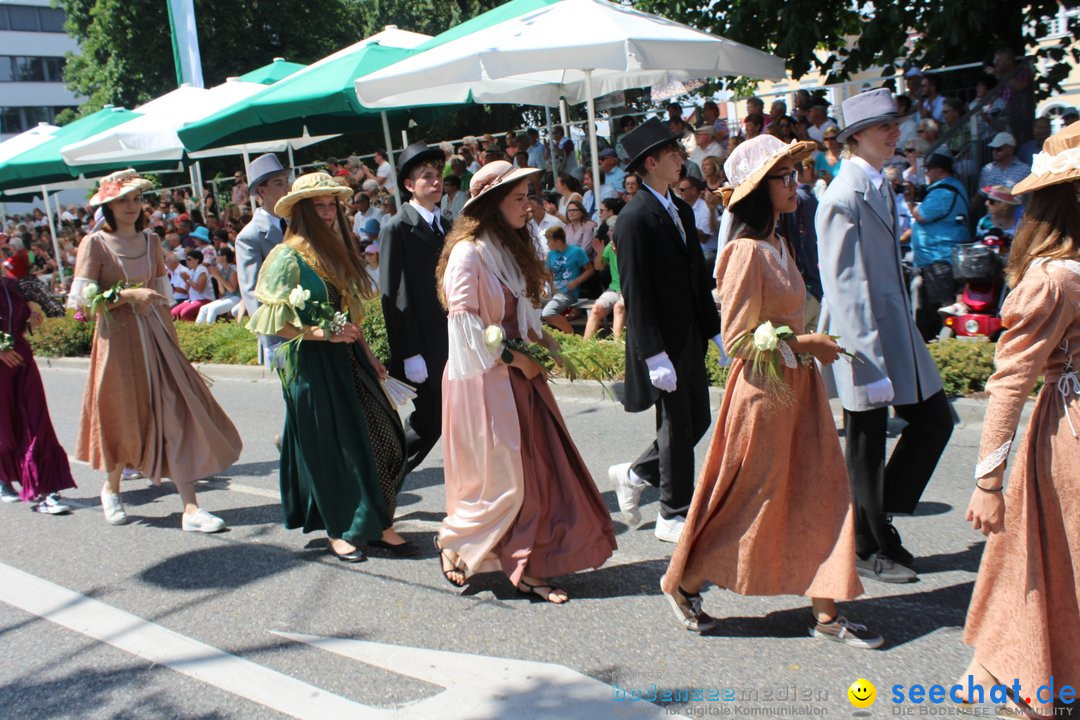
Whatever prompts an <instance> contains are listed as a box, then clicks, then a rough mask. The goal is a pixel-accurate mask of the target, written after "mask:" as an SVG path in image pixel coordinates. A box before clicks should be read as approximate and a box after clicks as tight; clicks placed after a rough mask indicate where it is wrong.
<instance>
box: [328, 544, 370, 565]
mask: <svg viewBox="0 0 1080 720" xmlns="http://www.w3.org/2000/svg"><path fill="white" fill-rule="evenodd" d="M327 549H328V550H329V551H330V554H331V555H333V556H334V557H336V558H337V559H338V560H340V561H341V562H347V563H361V562H364V561H365V560H367V556H366V555H364V553H363V552H362V551H361V550H360V548H356V549H354V550H350V551H349V552H343V553H339V552H338V551H337V550H335V549H334V544H333V543H329V544H328V545H327Z"/></svg>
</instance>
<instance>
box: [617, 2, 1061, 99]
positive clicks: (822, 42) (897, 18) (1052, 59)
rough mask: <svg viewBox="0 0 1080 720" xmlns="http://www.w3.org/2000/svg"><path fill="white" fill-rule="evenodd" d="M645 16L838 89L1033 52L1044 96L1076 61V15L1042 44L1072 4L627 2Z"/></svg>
mask: <svg viewBox="0 0 1080 720" xmlns="http://www.w3.org/2000/svg"><path fill="white" fill-rule="evenodd" d="M631 1H632V2H633V4H634V5H635V6H637V7H640V8H642V9H644V10H647V11H649V12H653V13H656V14H659V15H663V16H665V17H668V18H671V19H673V20H677V21H679V22H683V23H685V24H687V25H690V26H693V27H696V28H699V29H701V30H705V31H707V32H711V33H715V34H717V35H722V36H724V37H727V38H730V39H732V40H735V41H737V42H741V43H744V44H747V45H750V46H752V47H756V48H759V49H761V50H765V51H766V52H770V53H773V54H775V55H778V56H780V57H782V58H785V60H786V62H787V68H788V70H789V71H790V72H791V74H792V75H793V76H794V77H795V78H796V79H798V78H800V77H802V76H803V75H806V74H808V73H810V72H820V73H822V74H823V75H825V76H826V79H827V82H840V81H843V80H846V79H848V78H850V77H851V75H852V74H854V73H856V72H859V71H860V70H865V69H868V68H871V67H879V66H880V67H885V68H886V72H887V74H892V68H893V67H895V66H903V65H905V64H910V65H916V66H920V67H942V66H948V65H959V64H966V63H971V62H979V61H984V62H985V61H988V60H990V56H991V55H992V54H993V51H994V50H995V49H996V48H998V47H1010V48H1012V49H1013V50H1016V51H1018V52H1020V51H1024V50H1026V51H1028V52H1029V53H1033V54H1035V55H1036V56H1037V57H1038V58H1039V59H1040V61H1042V62H1041V63H1040V64H1041V65H1044V71H1043V72H1042V73H1041V75H1040V76H1039V90H1040V92H1041V94H1042V95H1047V94H1049V93H1050V92H1052V91H1060V90H1061V88H1060V83H1061V81H1062V80H1064V79H1065V77H1066V76H1067V75H1068V72H1069V65H1068V59H1069V58H1072V60H1073V62H1080V47H1078V46H1077V44H1076V41H1077V40H1080V18H1078V17H1075V16H1073V17H1070V18H1069V19H1068V22H1067V25H1068V27H1067V31H1066V33H1065V34H1064V36H1062V37H1060V38H1058V39H1057V40H1056V42H1053V41H1051V42H1048V43H1044V44H1040V43H1039V39H1040V38H1044V37H1046V36H1047V35H1048V30H1049V24H1050V22H1051V20H1052V19H1053V18H1054V17H1056V16H1057V14H1058V9H1059V7H1065V8H1075V7H1077V6H1078V4H1080V3H1078V1H1077V0H1060V2H1059V0H1029V1H1028V2H1026V3H1021V2H1009V1H1002V0H905V2H903V3H899V4H893V3H880V5H879V7H876V8H875V7H873V6H872V5H870V4H868V3H867V4H863V3H853V2H851V0H815V1H814V2H792V1H791V0H724V1H723V2H721V1H720V0H689V1H688V0H631Z"/></svg>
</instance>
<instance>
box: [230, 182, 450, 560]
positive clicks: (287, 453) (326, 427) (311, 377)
mask: <svg viewBox="0 0 1080 720" xmlns="http://www.w3.org/2000/svg"><path fill="white" fill-rule="evenodd" d="M351 194H352V192H351V191H350V190H349V188H348V187H344V186H342V185H340V184H338V183H337V182H336V181H335V180H334V179H333V178H331V177H330V176H329V175H327V174H326V173H310V174H308V175H302V176H301V177H299V178H297V179H296V182H294V183H293V186H292V190H291V191H290V192H289V194H288V195H286V196H285V197H283V198H282V199H281V200H279V201H278V203H277V205H276V206H275V208H274V212H275V213H276V214H277V215H278V217H281V218H285V219H286V220H287V221H288V230H287V231H286V233H285V240H284V242H283V243H282V244H281V245H279V246H277V247H276V248H274V249H273V250H272V251H271V252H270V254H269V255H267V257H266V260H265V262H264V263H263V265H262V269H261V270H260V272H259V280H258V283H257V285H256V288H255V297H256V299H257V300H258V302H259V303H260V306H259V308H258V310H256V312H255V314H254V315H253V316H252V317H251V320H250V322H248V325H247V327H248V329H249V330H252V331H253V332H256V333H262V334H265V335H277V336H280V337H282V338H285V339H286V340H290V341H291V342H287V343H285V344H284V345H281V346H279V347H278V349H277V351H276V352H277V360H278V361H279V362H278V364H279V367H280V368H281V370H280V373H281V379H282V389H283V393H284V395H285V428H284V430H283V431H282V434H281V470H280V474H281V502H282V506H283V510H284V514H285V526H286V527H288V528H290V529H291V528H303V530H304V532H311V531H313V530H325V531H326V533H327V535H328V536H329V538H330V546H329V550H330V552H331V553H332V554H333V555H334V556H335V557H337V558H338V559H339V560H343V561H345V562H361V561H363V560H364V559H365V557H364V553H363V552H362V550H361V548H360V545H361V544H363V543H365V542H366V543H367V545H368V547H369V548H372V547H374V548H378V549H380V550H384V551H386V552H389V553H391V554H394V555H411V554H413V553H415V552H416V547H415V546H414V545H413V544H411V543H409V542H407V541H405V540H404V539H403V538H402V537H401V536H400V535H398V534H397V532H395V531H394V528H393V523H394V509H395V506H396V498H397V493H398V491H399V490H400V488H401V482H402V479H403V477H404V476H403V472H402V470H403V468H404V460H405V434H404V431H403V429H402V426H401V420H400V419H399V417H398V414H397V411H396V410H395V409H394V408H393V407H392V406H391V405H390V403H389V401H388V400H387V397H386V394H385V393H384V392H383V390H382V386H381V385H380V380H381V379H383V378H385V377H386V368H384V367H383V366H382V363H380V362H379V360H378V359H377V358H376V357H375V356H374V354H372V352H371V348H369V347H368V344H367V342H366V341H365V340H364V336H363V332H362V330H361V329H360V326H359V325H358V324H357V323H358V322H359V320H360V303H361V300H363V299H364V298H368V297H371V296H373V294H374V290H373V288H372V286H371V281H370V279H369V278H368V275H367V273H366V272H364V263H363V260H361V259H360V257H359V255H358V254H357V252H356V250H355V248H354V247H353V245H352V244H351V243H349V242H348V241H347V240H346V238H347V237H348V231H347V230H346V228H347V227H348V225H347V224H346V221H345V215H344V213H343V211H342V207H341V204H340V201H341V200H344V199H345V198H348V197H349V196H350V195H351ZM433 282H434V280H433ZM335 313H340V314H339V315H338V316H337V319H336V321H334V322H331V321H330V320H331V318H333V316H334V314H335Z"/></svg>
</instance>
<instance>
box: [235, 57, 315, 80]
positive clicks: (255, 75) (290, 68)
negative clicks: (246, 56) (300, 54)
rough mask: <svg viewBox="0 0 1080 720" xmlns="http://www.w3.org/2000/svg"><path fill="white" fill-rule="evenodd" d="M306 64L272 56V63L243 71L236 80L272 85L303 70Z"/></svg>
mask: <svg viewBox="0 0 1080 720" xmlns="http://www.w3.org/2000/svg"><path fill="white" fill-rule="evenodd" d="M305 67H307V66H306V65H302V64H300V63H294V62H289V61H288V60H286V59H285V58H274V61H273V62H272V63H269V64H268V65H263V66H262V67H261V68H256V69H255V70H252V71H251V72H248V73H244V74H243V75H241V76H240V77H238V78H236V79H237V80H242V81H243V82H250V83H259V84H260V85H273V84H274V83H276V82H278V81H279V80H284V79H285V78H287V77H289V76H290V75H292V74H293V73H294V72H296V71H297V70H303V69H304V68H305Z"/></svg>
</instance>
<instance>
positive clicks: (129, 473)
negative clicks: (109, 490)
mask: <svg viewBox="0 0 1080 720" xmlns="http://www.w3.org/2000/svg"><path fill="white" fill-rule="evenodd" d="M144 477H146V476H145V475H143V474H142V471H141V470H136V469H135V468H128V467H126V468H124V469H123V470H121V471H120V479H121V480H142V479H143V478H144Z"/></svg>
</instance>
